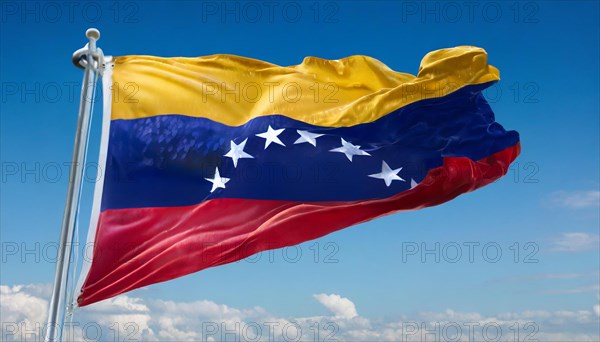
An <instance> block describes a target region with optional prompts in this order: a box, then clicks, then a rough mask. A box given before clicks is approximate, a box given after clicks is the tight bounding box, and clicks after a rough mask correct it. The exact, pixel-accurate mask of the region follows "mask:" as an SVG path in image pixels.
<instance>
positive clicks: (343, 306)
mask: <svg viewBox="0 0 600 342" xmlns="http://www.w3.org/2000/svg"><path fill="white" fill-rule="evenodd" d="M313 297H315V299H316V300H317V301H319V303H321V304H322V305H323V306H324V307H326V308H327V309H328V310H329V311H331V312H332V313H333V314H334V315H335V316H336V317H341V318H354V317H356V316H358V313H357V312H356V306H355V305H354V303H352V301H351V300H350V299H348V298H343V297H341V296H339V295H336V294H330V295H328V294H324V293H320V294H316V295H313Z"/></svg>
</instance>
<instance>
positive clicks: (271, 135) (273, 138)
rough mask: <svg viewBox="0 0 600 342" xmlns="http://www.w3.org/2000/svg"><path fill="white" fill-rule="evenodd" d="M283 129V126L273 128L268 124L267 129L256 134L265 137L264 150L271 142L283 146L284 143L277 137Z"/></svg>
mask: <svg viewBox="0 0 600 342" xmlns="http://www.w3.org/2000/svg"><path fill="white" fill-rule="evenodd" d="M284 130H285V128H281V129H273V128H271V125H269V128H268V129H267V131H266V132H264V133H259V134H257V135H256V136H257V137H260V138H263V139H266V140H265V150H266V149H267V147H269V145H271V143H276V144H279V145H281V146H285V144H284V143H282V142H281V140H279V138H278V136H279V134H281V133H282V132H283V131H284Z"/></svg>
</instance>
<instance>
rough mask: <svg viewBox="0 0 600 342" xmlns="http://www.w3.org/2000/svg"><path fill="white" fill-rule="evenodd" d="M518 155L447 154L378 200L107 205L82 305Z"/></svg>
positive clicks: (445, 194) (492, 175) (493, 171)
mask: <svg viewBox="0 0 600 342" xmlns="http://www.w3.org/2000/svg"><path fill="white" fill-rule="evenodd" d="M519 152H520V145H519V144H516V145H515V146H512V147H509V148H507V149H505V150H503V151H500V152H498V153H495V154H493V155H491V156H489V157H487V158H484V159H482V160H479V161H477V162H473V161H472V160H470V159H468V158H445V159H444V165H443V166H441V167H439V168H435V169H433V170H431V171H430V172H429V173H428V174H427V177H426V178H425V179H424V180H423V181H422V182H421V183H420V184H419V185H418V186H417V187H416V188H414V189H412V190H409V191H405V192H402V193H400V194H398V195H396V196H393V197H390V198H387V199H381V200H366V201H352V202H316V203H302V202H289V201H268V200H248V199H215V200H210V201H206V202H203V203H201V204H198V205H194V206H186V207H169V208H137V209H115V210H106V211H104V212H102V213H101V214H100V219H99V222H98V230H97V233H96V241H95V245H94V258H93V262H92V266H91V269H90V272H89V274H88V276H87V278H86V280H85V283H84V285H83V288H82V293H81V295H80V296H79V299H78V302H79V305H80V306H85V305H88V304H91V303H94V302H97V301H100V300H103V299H106V298H110V297H113V296H116V295H118V294H121V293H124V292H127V291H130V290H133V289H136V288H139V287H142V286H146V285H150V284H154V283H158V282H162V281H166V280H170V279H173V278H177V277H181V276H184V275H186V274H190V273H193V272H197V271H200V270H202V269H205V268H207V267H213V266H217V265H222V264H226V263H230V262H234V261H237V260H240V259H243V258H245V257H247V256H250V255H252V254H255V253H258V252H261V251H264V250H269V249H275V248H282V247H286V246H291V245H296V244H299V243H302V242H305V241H308V240H312V239H316V238H318V237H321V236H323V235H326V234H329V233H332V232H334V231H337V230H339V229H342V228H345V227H348V226H351V225H355V224H357V223H361V222H364V221H368V220H371V219H374V218H376V217H379V216H382V215H387V214H391V213H394V212H397V211H402V210H412V209H419V208H424V207H429V206H433V205H437V204H440V203H443V202H446V201H448V200H451V199H452V198H454V197H456V196H458V195H460V194H462V193H465V192H469V191H472V190H475V189H477V188H479V187H481V186H484V185H486V184H488V183H490V182H493V181H494V180H496V179H498V178H500V177H501V176H503V175H504V174H506V172H507V170H508V167H509V165H510V163H511V162H512V161H513V160H514V159H515V158H516V157H517V155H518V154H519Z"/></svg>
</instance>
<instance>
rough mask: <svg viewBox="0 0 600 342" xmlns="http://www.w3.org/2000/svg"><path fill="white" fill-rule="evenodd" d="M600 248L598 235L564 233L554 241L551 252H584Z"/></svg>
mask: <svg viewBox="0 0 600 342" xmlns="http://www.w3.org/2000/svg"><path fill="white" fill-rule="evenodd" d="M599 247H600V237H599V236H598V234H589V233H582V232H570V233H562V234H561V236H560V237H558V238H555V239H553V241H552V246H551V248H550V250H551V251H554V252H583V251H588V250H594V249H598V248H599Z"/></svg>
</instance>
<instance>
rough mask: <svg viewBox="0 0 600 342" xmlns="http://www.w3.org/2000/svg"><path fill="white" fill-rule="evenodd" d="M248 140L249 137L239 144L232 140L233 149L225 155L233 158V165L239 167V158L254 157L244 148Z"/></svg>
mask: <svg viewBox="0 0 600 342" xmlns="http://www.w3.org/2000/svg"><path fill="white" fill-rule="evenodd" d="M247 141H248V138H246V139H245V140H244V141H242V142H241V143H240V144H239V145H236V143H235V142H234V141H233V140H231V144H230V146H231V149H230V150H229V152H227V154H225V157H229V158H231V159H232V160H233V167H237V162H238V160H239V159H242V158H254V157H253V156H251V155H249V154H248V153H246V152H244V148H245V147H246V142H247Z"/></svg>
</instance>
